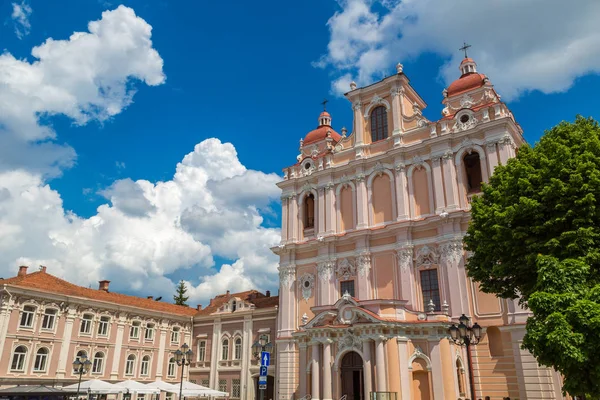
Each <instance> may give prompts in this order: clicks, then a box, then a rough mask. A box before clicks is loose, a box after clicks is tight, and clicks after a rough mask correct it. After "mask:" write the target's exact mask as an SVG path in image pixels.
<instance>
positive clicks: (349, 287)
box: [340, 281, 354, 297]
mask: <svg viewBox="0 0 600 400" xmlns="http://www.w3.org/2000/svg"><path fill="white" fill-rule="evenodd" d="M346 293H348V294H349V295H350V296H352V297H354V281H341V282H340V294H341V295H342V296H343V295H345V294H346Z"/></svg>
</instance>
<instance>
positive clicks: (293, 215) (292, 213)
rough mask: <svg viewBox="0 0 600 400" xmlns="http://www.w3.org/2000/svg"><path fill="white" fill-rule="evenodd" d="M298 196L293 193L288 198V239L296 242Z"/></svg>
mask: <svg viewBox="0 0 600 400" xmlns="http://www.w3.org/2000/svg"><path fill="white" fill-rule="evenodd" d="M297 200H298V196H296V194H295V193H294V194H292V195H291V196H290V197H289V199H288V213H289V220H290V223H289V234H288V241H290V242H295V241H296V240H298V201H297Z"/></svg>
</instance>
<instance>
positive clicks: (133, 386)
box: [115, 380, 160, 394]
mask: <svg viewBox="0 0 600 400" xmlns="http://www.w3.org/2000/svg"><path fill="white" fill-rule="evenodd" d="M115 386H119V387H122V388H124V389H127V392H128V393H137V394H159V393H160V389H158V388H151V387H149V386H148V385H144V384H143V383H140V382H137V381H132V380H126V381H123V382H118V383H115Z"/></svg>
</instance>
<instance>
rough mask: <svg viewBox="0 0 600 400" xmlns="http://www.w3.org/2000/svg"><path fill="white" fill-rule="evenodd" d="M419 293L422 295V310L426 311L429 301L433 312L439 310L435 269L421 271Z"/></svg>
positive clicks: (438, 290) (438, 287)
mask: <svg viewBox="0 0 600 400" xmlns="http://www.w3.org/2000/svg"><path fill="white" fill-rule="evenodd" d="M421 293H422V294H423V309H424V310H427V309H428V307H429V303H430V301H432V302H433V305H434V306H435V309H434V310H435V311H440V310H441V304H440V286H439V283H438V274H437V269H428V270H424V271H421Z"/></svg>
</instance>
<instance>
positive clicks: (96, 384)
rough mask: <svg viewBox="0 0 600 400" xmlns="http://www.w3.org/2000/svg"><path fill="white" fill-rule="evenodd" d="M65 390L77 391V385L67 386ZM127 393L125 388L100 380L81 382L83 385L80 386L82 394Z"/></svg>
mask: <svg viewBox="0 0 600 400" xmlns="http://www.w3.org/2000/svg"><path fill="white" fill-rule="evenodd" d="M63 390H69V391H76V390H77V384H76V383H75V384H73V385H69V386H65V387H63ZM126 391H127V389H125V388H122V387H120V386H117V385H113V384H112V383H108V382H104V381H101V380H100V379H91V380H89V381H85V382H81V385H80V386H79V392H80V393H93V394H117V393H123V392H126Z"/></svg>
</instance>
